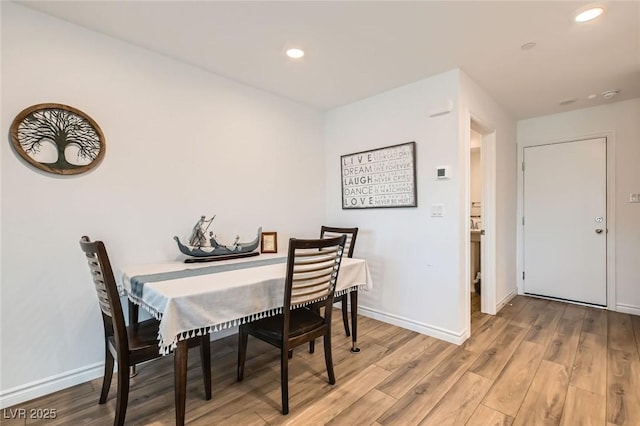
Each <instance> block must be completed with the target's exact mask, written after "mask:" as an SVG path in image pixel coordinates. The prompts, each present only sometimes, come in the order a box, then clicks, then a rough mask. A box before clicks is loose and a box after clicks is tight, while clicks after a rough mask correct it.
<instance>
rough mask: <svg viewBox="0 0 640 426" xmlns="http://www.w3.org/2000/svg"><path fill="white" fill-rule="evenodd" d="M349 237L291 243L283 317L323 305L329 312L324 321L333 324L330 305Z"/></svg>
mask: <svg viewBox="0 0 640 426" xmlns="http://www.w3.org/2000/svg"><path fill="white" fill-rule="evenodd" d="M345 241H346V236H344V235H341V236H339V237H334V238H324V239H319V240H301V239H296V238H292V239H290V240H289V252H288V257H287V277H286V281H285V295H284V305H283V306H284V310H283V312H284V315H285V324H286V323H287V320H288V316H289V312H290V311H291V309H296V308H300V307H303V306H309V305H311V304H314V303H318V302H320V303H322V302H324V303H325V304H326V306H327V307H328V308H329V309H328V312H327V314H326V318H325V321H328V322H329V323H330V322H331V309H330V307H331V305H332V303H333V294H334V292H335V289H336V280H337V279H338V271H339V268H340V261H341V260H342V254H343V252H344V245H345Z"/></svg>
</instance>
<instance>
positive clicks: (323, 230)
mask: <svg viewBox="0 0 640 426" xmlns="http://www.w3.org/2000/svg"><path fill="white" fill-rule="evenodd" d="M339 235H346V236H347V240H346V242H345V245H344V252H345V255H346V256H347V257H353V251H354V250H355V248H356V238H357V237H358V228H357V227H356V228H336V227H333V226H322V227H320V238H333V237H337V236H339ZM347 299H348V297H347V294H342V295H340V296H338V297H337V298H335V301H336V302H340V304H341V305H342V323H343V324H344V332H345V334H346V335H347V336H351V333H350V332H349V315H348V312H347Z"/></svg>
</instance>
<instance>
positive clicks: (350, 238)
mask: <svg viewBox="0 0 640 426" xmlns="http://www.w3.org/2000/svg"><path fill="white" fill-rule="evenodd" d="M340 235H346V236H347V240H346V242H345V244H344V251H345V254H346V256H347V257H353V250H354V249H355V248H356V238H357V237H358V228H357V227H356V228H336V227H333V226H324V225H323V226H321V227H320V238H333V237H337V236H340Z"/></svg>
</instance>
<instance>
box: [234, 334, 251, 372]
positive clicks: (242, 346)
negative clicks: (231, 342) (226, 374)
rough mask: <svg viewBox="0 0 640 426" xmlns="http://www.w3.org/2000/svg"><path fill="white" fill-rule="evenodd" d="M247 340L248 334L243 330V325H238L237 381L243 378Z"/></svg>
mask: <svg viewBox="0 0 640 426" xmlns="http://www.w3.org/2000/svg"><path fill="white" fill-rule="evenodd" d="M248 340H249V334H247V332H246V331H245V330H244V327H242V326H240V329H239V330H238V373H237V380H238V381H239V382H241V381H242V379H243V378H244V361H245V359H246V358H247V341H248Z"/></svg>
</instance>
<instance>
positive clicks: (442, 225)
mask: <svg viewBox="0 0 640 426" xmlns="http://www.w3.org/2000/svg"><path fill="white" fill-rule="evenodd" d="M457 97H458V72H457V71H451V72H448V73H444V74H440V75H438V76H435V77H431V78H428V79H426V80H422V81H419V82H417V83H413V84H409V85H407V86H403V87H401V88H398V89H395V90H391V91H389V92H385V93H382V94H380V95H377V96H373V97H371V98H368V99H365V100H363V101H360V102H356V103H353V104H350V105H347V106H344V107H341V108H337V109H334V110H332V111H330V112H329V113H328V114H327V120H326V123H327V125H326V138H325V170H326V188H327V197H326V209H327V213H326V216H327V224H329V225H333V226H358V227H359V228H360V230H359V233H358V241H357V244H356V249H355V256H356V257H364V258H366V259H367V262H368V263H369V267H370V269H371V273H372V278H373V284H374V288H373V290H372V291H370V292H368V293H366V292H361V293H360V296H359V300H360V304H359V305H360V306H359V313H362V314H363V315H367V316H371V317H374V318H378V319H381V320H383V321H386V322H389V323H393V324H398V325H401V326H403V327H406V328H409V329H413V330H417V331H420V332H423V333H425V334H430V335H433V336H436V337H439V338H442V339H445V340H448V341H460V339H461V329H462V328H463V327H462V326H461V320H460V318H459V312H458V310H457V300H458V299H459V296H460V283H459V277H458V268H457V265H458V256H459V253H458V239H459V238H458V237H459V233H460V229H459V220H458V212H459V210H460V200H459V199H458V197H457V194H458V191H459V188H460V185H461V182H462V181H461V179H460V171H459V170H458V154H459V150H458V118H457V110H456V108H455V107H454V108H453V111H452V112H450V113H448V114H444V115H440V116H438V117H433V118H430V117H429V116H428V110H429V105H433V104H439V103H442V101H443V100H444V101H445V103H446V101H447V100H451V101H453V102H455V101H456V100H457ZM411 141H415V142H416V169H417V170H416V172H417V195H418V207H415V208H391V209H384V208H383V209H366V210H342V205H341V193H340V191H341V185H340V183H341V181H340V179H341V176H340V156H341V155H345V154H351V153H354V152H359V151H365V150H369V149H374V148H381V147H384V146H389V145H396V144H399V143H404V142H411ZM442 165H449V166H451V178H450V179H448V180H440V181H438V180H436V178H435V176H436V167H437V166H442ZM431 204H443V205H444V217H441V218H432V217H430V206H431Z"/></svg>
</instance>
